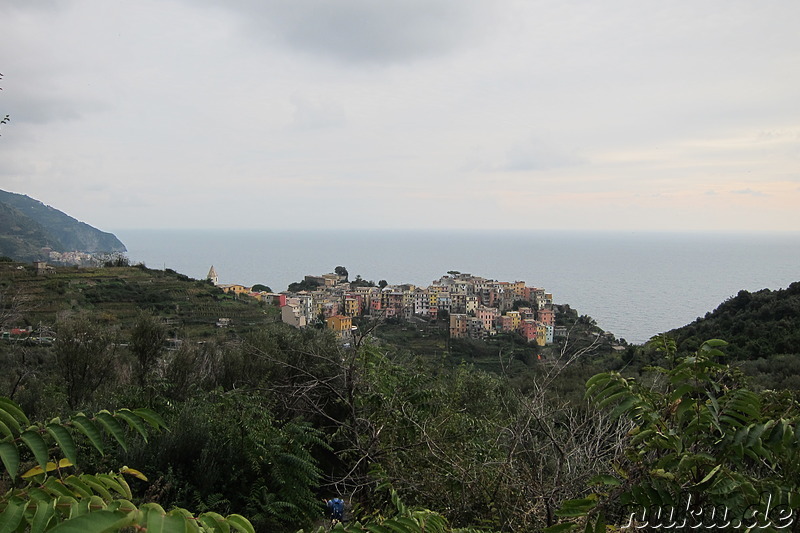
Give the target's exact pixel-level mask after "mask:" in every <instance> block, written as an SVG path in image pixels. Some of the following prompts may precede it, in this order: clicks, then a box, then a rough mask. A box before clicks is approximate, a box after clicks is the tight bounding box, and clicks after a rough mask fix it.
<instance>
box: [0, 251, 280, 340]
mask: <svg viewBox="0 0 800 533" xmlns="http://www.w3.org/2000/svg"><path fill="white" fill-rule="evenodd" d="M0 308H2V310H3V315H4V316H5V317H6V318H5V320H4V324H3V326H5V327H6V328H10V327H27V326H31V327H33V328H34V329H36V328H38V327H39V326H40V325H42V326H45V327H49V326H52V325H54V324H55V322H56V321H57V318H58V316H59V314H62V313H69V312H77V311H88V312H91V313H92V314H93V315H94V316H95V317H96V318H97V319H99V320H101V321H103V322H106V323H110V324H115V325H119V326H120V327H121V328H122V329H123V330H124V329H126V328H127V327H128V326H130V325H132V324H133V322H134V320H135V318H136V317H137V315H138V314H139V313H140V311H141V310H145V311H150V312H152V313H154V314H155V315H156V316H158V317H159V318H161V319H162V320H164V321H165V322H167V323H168V324H170V325H171V329H175V330H180V332H181V336H182V337H202V336H207V335H209V334H211V332H212V331H213V330H214V327H215V324H216V323H217V321H218V319H220V318H229V319H230V323H231V327H233V328H236V329H247V328H252V327H255V326H258V325H260V324H265V323H267V322H274V321H276V320H278V315H277V313H276V312H275V310H274V309H272V308H269V307H265V306H264V305H262V304H261V303H260V302H258V301H256V300H254V299H251V298H248V297H240V298H238V299H236V298H234V297H233V296H229V295H226V294H225V293H223V291H222V290H221V289H219V288H217V287H214V286H213V285H211V284H210V283H209V282H207V281H201V280H194V279H191V278H189V277H187V276H185V275H183V274H179V273H177V272H174V271H172V270H169V269H167V270H166V271H162V270H151V269H148V268H145V267H143V266H116V267H102V268H78V267H55V268H52V267H48V269H47V270H46V272H44V273H43V272H39V273H37V271H36V270H35V269H34V267H33V265H31V264H27V263H14V262H3V263H0Z"/></svg>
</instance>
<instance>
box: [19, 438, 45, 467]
mask: <svg viewBox="0 0 800 533" xmlns="http://www.w3.org/2000/svg"><path fill="white" fill-rule="evenodd" d="M19 438H20V440H21V441H22V442H24V443H25V444H26V445H27V446H28V448H30V450H31V452H33V456H34V457H35V458H36V462H37V463H39V466H40V467H42V470H46V469H47V457H48V450H47V444H46V443H45V442H44V439H43V438H42V436H41V435H39V434H38V433H37V432H35V431H31V430H26V431H24V432H23V433H22V434H21V435H20V436H19Z"/></svg>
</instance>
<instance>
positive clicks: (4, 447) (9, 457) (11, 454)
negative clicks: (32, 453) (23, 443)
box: [0, 442, 19, 479]
mask: <svg viewBox="0 0 800 533" xmlns="http://www.w3.org/2000/svg"><path fill="white" fill-rule="evenodd" d="M0 459H2V461H3V466H5V467H6V472H8V476H9V477H10V478H11V479H14V478H15V477H17V472H18V471H19V450H18V449H17V447H16V446H14V445H13V444H11V443H10V442H0Z"/></svg>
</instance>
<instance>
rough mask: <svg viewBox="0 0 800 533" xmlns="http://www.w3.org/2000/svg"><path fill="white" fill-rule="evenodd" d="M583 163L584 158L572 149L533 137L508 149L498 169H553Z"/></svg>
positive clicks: (514, 170)
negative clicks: (504, 159) (503, 161)
mask: <svg viewBox="0 0 800 533" xmlns="http://www.w3.org/2000/svg"><path fill="white" fill-rule="evenodd" d="M583 164H586V160H585V159H584V158H583V157H581V156H580V155H578V154H577V153H575V152H574V151H572V150H568V149H564V148H560V147H558V146H555V145H553V144H551V143H548V142H546V141H542V140H539V139H535V138H534V139H531V140H529V141H528V142H525V143H521V144H518V145H516V146H513V147H512V148H511V149H510V150H509V151H508V153H507V155H506V162H505V163H504V164H503V165H502V166H501V168H500V170H504V171H508V172H525V171H539V170H553V169H556V168H564V167H574V166H579V165H583Z"/></svg>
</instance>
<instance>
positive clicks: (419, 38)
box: [215, 0, 480, 65]
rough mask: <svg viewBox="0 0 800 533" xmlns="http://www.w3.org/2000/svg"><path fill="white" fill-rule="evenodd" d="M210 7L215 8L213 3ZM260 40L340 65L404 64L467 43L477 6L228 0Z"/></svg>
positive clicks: (436, 1) (449, 0) (434, 1)
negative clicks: (274, 42)
mask: <svg viewBox="0 0 800 533" xmlns="http://www.w3.org/2000/svg"><path fill="white" fill-rule="evenodd" d="M215 5H218V4H216V3H215ZM225 6H226V8H228V9H232V10H235V12H237V13H238V14H240V15H241V16H242V17H245V18H246V21H247V22H246V24H247V27H248V30H249V32H250V33H251V34H252V35H255V36H257V37H258V38H260V39H267V40H269V41H278V42H282V43H284V44H286V45H288V46H289V47H290V48H292V49H295V50H297V51H301V52H304V53H308V54H312V55H315V56H323V57H327V58H331V59H334V60H336V61H339V62H343V63H355V64H367V65H369V64H386V63H405V62H409V61H413V60H417V59H421V58H426V57H429V56H437V55H441V54H444V53H447V52H448V51H450V50H452V49H453V48H455V47H457V46H459V45H461V44H464V43H466V42H469V39H474V38H476V37H477V33H478V30H479V26H478V23H479V21H480V16H479V15H478V6H479V4H477V3H474V2H464V1H463V0H404V1H391V2H376V1H374V0H339V1H335V2H331V1H327V0H294V1H292V2H284V1H281V0H269V1H263V0H232V1H229V2H227V3H226V4H225Z"/></svg>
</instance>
